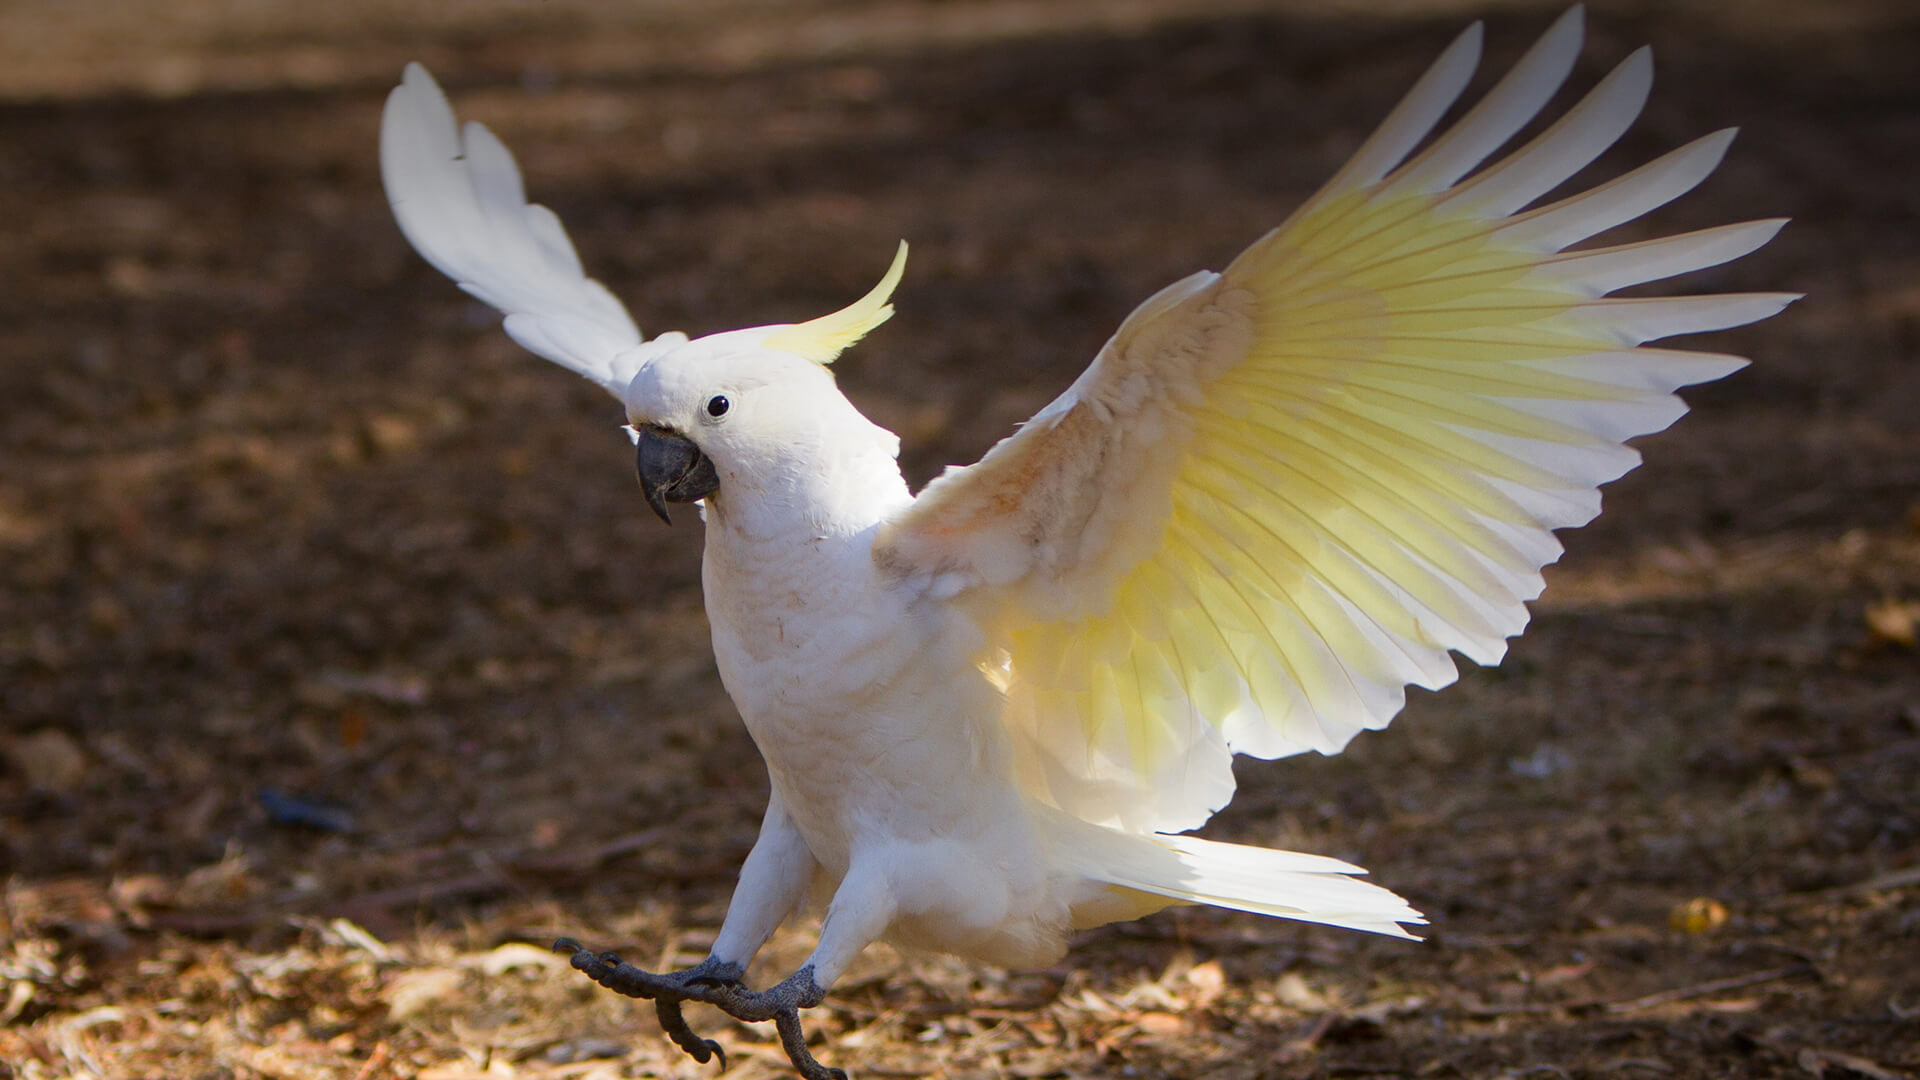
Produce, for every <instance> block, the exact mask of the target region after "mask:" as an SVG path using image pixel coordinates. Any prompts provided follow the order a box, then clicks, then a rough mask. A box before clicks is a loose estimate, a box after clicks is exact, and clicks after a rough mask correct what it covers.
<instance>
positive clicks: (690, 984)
mask: <svg viewBox="0 0 1920 1080" xmlns="http://www.w3.org/2000/svg"><path fill="white" fill-rule="evenodd" d="M775 809H777V806H776V807H770V808H769V809H768V815H769V817H770V818H771V817H772V815H773V813H774V811H775ZM781 816H782V817H783V818H784V816H785V815H784V814H782V815H781ZM789 828H790V826H789ZM784 831H785V830H776V833H779V832H784ZM761 841H762V844H763V845H764V844H765V843H766V841H767V834H766V832H765V831H763V832H762V834H761ZM760 851H761V848H760V846H756V847H755V848H754V853H755V855H759V854H760ZM769 861H770V860H758V861H757V864H758V865H759V866H761V867H766V866H767V865H769ZM776 861H777V860H776ZM808 865H809V866H811V863H809V864H808ZM755 866H756V859H755V858H754V857H753V856H749V857H748V859H747V872H745V873H743V874H742V878H741V884H742V886H743V887H742V888H741V889H740V890H737V891H736V893H735V896H734V900H735V904H736V905H739V904H740V901H741V899H742V896H741V894H742V893H744V892H745V891H746V890H745V888H744V886H745V885H746V884H747V881H748V879H750V878H753V877H756V876H757V875H756V873H755V872H754V868H755ZM736 911H738V912H741V913H743V914H741V915H740V916H738V917H739V918H741V919H744V920H745V921H746V922H748V923H752V924H753V927H752V929H753V930H754V931H757V930H758V928H759V925H760V923H761V920H762V918H763V917H764V915H765V910H764V907H763V905H762V904H760V903H756V902H749V903H748V904H746V905H745V906H736V907H735V908H730V909H729V910H728V912H727V922H728V924H729V925H735V919H736ZM895 911H896V906H895V903H894V899H893V890H892V888H891V885H890V883H889V882H888V880H887V874H886V869H885V861H884V860H883V859H876V858H869V859H855V860H854V863H853V865H852V866H851V867H849V868H848V871H847V874H846V876H845V877H844V878H842V879H841V880H840V887H839V889H837V890H835V892H834V894H833V903H831V904H829V905H828V907H827V918H826V922H825V924H824V925H823V926H821V928H820V943H819V945H818V946H816V947H815V948H814V950H813V955H812V956H810V957H808V958H807V963H806V965H805V966H803V967H802V968H801V969H800V970H799V971H796V972H794V973H793V974H792V975H791V976H789V977H787V978H786V979H784V980H782V981H781V982H780V983H779V985H777V986H773V987H770V988H768V989H766V990H762V991H759V992H757V993H756V992H755V991H752V990H749V989H747V988H746V987H745V986H743V985H741V983H740V981H739V975H740V972H741V970H742V969H741V965H739V964H737V963H730V962H728V961H726V960H723V959H721V957H723V956H725V955H726V954H725V953H723V952H722V951H721V950H720V947H719V945H718V944H717V943H716V945H715V948H714V955H713V956H712V957H709V958H708V961H707V963H705V964H702V965H701V966H700V967H698V968H694V969H692V970H690V971H684V972H680V973H678V974H675V975H659V974H655V973H653V972H650V971H642V970H641V969H639V968H637V967H634V966H633V965H632V964H629V963H627V962H626V961H624V960H622V959H620V956H619V954H617V953H610V952H607V953H597V954H596V953H591V952H588V951H587V950H586V949H585V948H582V947H581V945H580V944H579V943H578V942H576V941H573V940H570V939H566V938H562V939H561V940H559V941H557V942H555V943H554V946H553V947H554V949H555V950H557V951H560V952H567V953H572V954H573V966H574V967H575V968H577V969H579V970H580V971H582V972H585V973H586V974H587V976H588V977H589V978H591V979H592V980H593V981H594V982H597V983H599V984H600V985H601V986H604V987H606V988H607V989H609V990H612V991H614V992H616V993H621V994H625V995H627V996H628V997H637V998H645V999H648V1000H651V1001H653V1002H655V1004H656V1007H658V1008H660V1023H661V1026H662V1027H664V1028H666V1031H667V1034H668V1036H669V1037H671V1038H672V1039H673V1041H674V1042H675V1043H676V1044H677V1045H678V1046H679V1047H680V1048H681V1049H683V1050H685V1051H686V1052H687V1053H689V1054H692V1055H693V1057H694V1059H695V1060H696V1061H700V1062H703V1063H704V1062H705V1061H706V1060H707V1057H706V1056H703V1055H707V1054H712V1053H717V1052H718V1051H719V1049H720V1048H719V1046H718V1045H717V1044H715V1043H713V1042H710V1041H708V1040H705V1039H701V1038H699V1037H698V1036H696V1035H694V1034H693V1032H692V1030H691V1029H689V1028H688V1027H687V1025H686V1021H685V1019H684V1018H683V1017H682V1016H681V1015H680V1003H681V1002H685V1001H697V1002H700V1003H701V1004H703V1005H712V1006H713V1007H714V1008H716V1009H719V1010H721V1011H722V1012H724V1013H726V1014H727V1015H728V1016H731V1017H733V1018H734V1019H736V1020H741V1021H745V1022H747V1023H753V1022H755V1021H760V1020H771V1021H773V1023H774V1027H775V1028H776V1029H777V1030H778V1031H779V1033H780V1045H781V1047H782V1048H783V1049H785V1050H786V1052H787V1059H788V1060H789V1061H792V1062H793V1067H794V1068H795V1069H797V1070H798V1071H799V1073H800V1075H801V1076H802V1077H804V1078H805V1080H846V1076H847V1074H846V1073H844V1072H842V1071H840V1070H839V1069H834V1068H830V1067H828V1066H825V1065H822V1064H820V1062H819V1060H817V1059H816V1058H815V1057H814V1056H813V1054H812V1053H811V1052H810V1051H808V1050H807V1037H806V1033H805V1032H804V1031H803V1030H801V1027H800V1010H801V1009H810V1008H812V1007H813V1006H815V1005H818V1004H820V1002H821V1001H823V1000H825V999H826V996H827V987H829V986H832V985H833V984H834V982H835V981H837V980H838V979H839V978H840V976H841V974H842V973H844V972H845V971H846V969H847V965H848V964H849V963H851V962H852V961H853V958H854V957H855V956H858V955H859V954H860V950H862V949H864V948H866V947H867V946H868V945H870V944H872V943H873V941H874V940H875V939H876V938H878V937H879V936H880V934H881V933H882V932H883V931H884V930H885V929H886V927H887V925H888V923H890V922H891V921H892V920H893V917H894V914H895ZM769 928H770V927H769ZM741 932H742V933H743V934H747V936H748V937H753V938H754V940H753V944H754V945H755V946H756V947H757V946H758V944H759V940H758V937H756V936H755V935H754V934H753V933H752V932H750V931H746V930H743V931H741ZM728 936H729V935H728V932H727V929H726V927H722V928H721V933H720V937H721V939H723V940H724V939H727V938H728ZM709 965H711V966H709ZM703 969H705V970H703ZM722 1060H723V1061H724V1058H723V1059H722Z"/></svg>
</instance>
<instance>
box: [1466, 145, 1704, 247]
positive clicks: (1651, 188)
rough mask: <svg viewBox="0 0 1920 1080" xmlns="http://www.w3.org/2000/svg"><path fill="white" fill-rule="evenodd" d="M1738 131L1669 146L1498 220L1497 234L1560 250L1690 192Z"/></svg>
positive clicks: (1503, 240)
mask: <svg viewBox="0 0 1920 1080" xmlns="http://www.w3.org/2000/svg"><path fill="white" fill-rule="evenodd" d="M1738 133H1739V129H1738V128H1724V129H1722V130H1720V131H1716V132H1714V133H1713V134H1711V135H1703V136H1701V137H1700V138H1698V139H1695V140H1694V141H1692V142H1690V143H1688V144H1686V145H1685V146H1682V147H1680V148H1679V149H1677V150H1672V151H1669V152H1668V153H1666V154H1663V155H1661V156H1660V157H1657V158H1655V159H1654V160H1652V161H1650V162H1648V163H1647V164H1645V165H1642V166H1640V167H1639V168H1637V169H1635V170H1633V171H1632V172H1629V173H1624V174H1622V175H1620V176H1617V177H1615V178H1614V179H1612V180H1609V181H1607V182H1606V183H1604V184H1601V185H1600V186H1598V187H1595V188H1592V189H1591V190H1588V191H1583V192H1581V193H1579V194H1577V195H1570V196H1568V197H1567V198H1565V199H1561V200H1560V201H1559V202H1555V203H1550V204H1548V205H1546V206H1542V207H1539V208H1538V209H1534V210H1529V211H1527V212H1525V213H1523V214H1517V215H1515V216H1513V217H1511V218H1508V219H1507V220H1506V221H1505V222H1504V223H1502V224H1499V225H1496V226H1495V227H1494V229H1493V233H1492V238H1493V239H1495V240H1498V241H1499V242H1500V243H1503V244H1507V245H1511V246H1514V247H1519V248H1526V249H1530V250H1534V251H1559V250H1561V249H1562V248H1565V247H1569V246H1571V245H1573V244H1577V243H1579V242H1580V241H1582V240H1585V239H1586V238H1587V237H1589V236H1595V235H1598V234H1600V233H1603V232H1606V231H1607V230H1608V229H1611V228H1613V227H1614V226H1616V225H1622V224H1625V223H1626V222H1629V221H1632V220H1633V219H1634V218H1637V217H1640V216H1641V215H1643V214H1645V213H1647V212H1648V211H1650V210H1653V209H1656V208H1658V207H1661V206H1665V205H1666V204H1667V203H1670V202H1672V201H1673V200H1675V199H1677V198H1679V197H1680V196H1682V195H1685V194H1686V193H1687V192H1689V191H1692V190H1693V189H1694V188H1695V187H1696V186H1698V185H1699V183H1700V181H1702V180H1705V179H1706V178H1707V176H1708V175H1709V174H1711V173H1712V172H1713V170H1714V169H1715V168H1716V167H1718V166H1719V164H1720V161H1721V159H1722V158H1724V157H1726V154H1727V147H1728V146H1730V145H1732V143H1733V138H1734V136H1735V135H1736V134H1738Z"/></svg>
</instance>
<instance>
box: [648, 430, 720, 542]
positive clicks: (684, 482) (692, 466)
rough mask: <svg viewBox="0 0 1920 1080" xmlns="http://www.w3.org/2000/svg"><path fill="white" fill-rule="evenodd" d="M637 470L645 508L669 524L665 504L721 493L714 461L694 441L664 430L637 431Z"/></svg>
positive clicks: (669, 520)
mask: <svg viewBox="0 0 1920 1080" xmlns="http://www.w3.org/2000/svg"><path fill="white" fill-rule="evenodd" d="M639 468H640V490H641V492H642V493H644V494H645V495H646V497H647V505H648V506H651V507H653V512H654V513H656V514H659V515H660V520H661V521H664V522H666V523H667V524H669V525H671V524H673V519H672V518H670V517H668V516H667V504H668V503H690V502H698V501H699V500H701V499H704V498H706V497H707V496H709V495H711V494H713V493H714V492H716V491H719V490H720V474H719V473H717V472H715V471H714V469H713V460H712V459H711V458H709V457H707V455H705V454H703V453H701V452H700V448H699V447H697V446H695V445H693V440H691V439H689V438H687V437H686V436H685V435H680V434H676V433H675V432H672V431H668V430H666V429H665V428H656V427H643V428H641V429H640V460H639Z"/></svg>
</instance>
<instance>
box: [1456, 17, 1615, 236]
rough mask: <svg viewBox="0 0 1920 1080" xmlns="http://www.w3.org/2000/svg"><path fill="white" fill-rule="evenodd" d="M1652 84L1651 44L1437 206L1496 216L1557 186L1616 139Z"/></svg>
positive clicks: (1506, 212)
mask: <svg viewBox="0 0 1920 1080" xmlns="http://www.w3.org/2000/svg"><path fill="white" fill-rule="evenodd" d="M1652 89H1653V50H1652V49H1648V48H1644V47H1643V48H1640V49H1636V50H1635V51H1634V52H1633V54H1632V55H1630V56H1628V57H1627V58H1626V59H1625V60H1622V61H1621V62H1620V64H1619V66H1617V67H1615V68H1614V69H1613V70H1612V71H1611V72H1608V73H1607V77H1606V78H1604V79H1602V80H1600V82H1599V83H1598V84H1597V85H1595V86H1594V88H1593V89H1592V90H1591V91H1589V92H1588V94H1587V96H1586V97H1584V98H1582V99H1580V102H1579V104H1577V105H1575V106H1574V107H1573V108H1571V109H1569V110H1567V112H1566V114H1565V115H1563V116H1561V117H1560V119H1559V120H1557V121H1555V122H1554V124H1553V126H1551V127H1549V128H1548V129H1547V130H1545V131H1543V132H1541V133H1540V134H1539V135H1538V136H1536V137H1535V138H1534V139H1533V141H1531V142H1529V143H1528V144H1527V145H1526V146H1523V147H1521V148H1520V149H1519V150H1516V151H1514V152H1513V153H1512V154H1511V155H1509V156H1508V157H1507V158H1506V159H1504V160H1503V161H1501V162H1499V163H1498V164H1495V165H1491V166H1489V167H1488V168H1487V169H1486V170H1485V171H1483V172H1481V173H1480V174H1479V175H1478V176H1475V177H1473V178H1472V179H1470V180H1468V181H1467V182H1465V183H1463V184H1460V185H1459V186H1458V187H1455V188H1454V189H1453V190H1451V191H1449V192H1447V193H1446V194H1445V195H1443V196H1442V197H1441V198H1440V201H1439V203H1438V204H1437V205H1436V209H1438V210H1441V211H1443V212H1449V213H1462V214H1472V215H1473V216H1475V217H1479V218H1484V219H1488V220H1491V219H1494V218H1501V217H1505V216H1507V215H1508V214H1511V213H1513V212H1514V211H1515V210H1518V209H1520V208H1521V207H1523V206H1525V205H1527V204H1528V203H1530V202H1532V201H1533V200H1535V199H1537V198H1539V197H1540V196H1542V195H1545V194H1546V193H1547V192H1549V191H1552V190H1553V189H1554V188H1556V187H1559V186H1560V184H1561V183H1563V182H1564V181H1565V180H1566V179H1567V178H1568V177H1570V176H1572V175H1573V174H1574V173H1577V172H1579V171H1580V170H1581V169H1583V168H1585V167H1586V166H1587V165H1589V164H1591V163H1592V161H1593V159H1595V158H1597V157H1599V156H1600V155H1601V154H1602V153H1604V152H1606V149H1607V148H1608V147H1610V146H1612V145H1613V144H1614V143H1615V142H1618V141H1619V139H1620V136H1622V135H1624V134H1626V132H1627V128H1629V127H1631V126H1632V125H1633V121H1634V118H1635V117H1637V116H1639V115H1640V110H1641V109H1642V108H1643V107H1645V106H1646V103H1647V94H1648V93H1649V92H1650V91H1651V90H1652Z"/></svg>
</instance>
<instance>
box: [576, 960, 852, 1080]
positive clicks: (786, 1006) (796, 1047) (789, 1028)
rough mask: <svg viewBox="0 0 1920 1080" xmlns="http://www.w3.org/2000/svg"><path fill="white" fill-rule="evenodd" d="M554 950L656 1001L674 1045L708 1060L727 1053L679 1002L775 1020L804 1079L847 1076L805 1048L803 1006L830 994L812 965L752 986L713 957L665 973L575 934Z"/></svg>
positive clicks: (612, 985)
mask: <svg viewBox="0 0 1920 1080" xmlns="http://www.w3.org/2000/svg"><path fill="white" fill-rule="evenodd" d="M553 950H554V951H555V952H561V953H568V954H571V956H572V958H573V966H574V968H575V969H576V970H579V971H581V972H584V973H585V974H586V976H587V977H588V978H590V979H592V980H593V981H594V982H597V983H599V984H600V985H601V986H604V987H606V988H607V989H609V990H612V991H613V992H614V993H616V994H625V995H626V996H628V997H633V998H642V999H645V1000H649V1001H652V1002H653V1003H654V1008H655V1009H656V1010H657V1011H658V1012H659V1014H660V1026H661V1028H662V1029H664V1030H665V1031H666V1033H667V1037H668V1038H670V1039H672V1040H673V1042H674V1045H676V1046H678V1047H680V1049H682V1050H685V1051H686V1052H687V1053H688V1054H690V1055H692V1056H693V1059H694V1060H695V1061H698V1062H700V1063H701V1064H703V1065H704V1064H706V1063H707V1061H708V1060H709V1059H710V1058H711V1057H714V1056H718V1057H719V1059H720V1066H721V1068H725V1067H726V1063H727V1059H726V1055H725V1054H724V1053H722V1052H721V1050H720V1044H718V1043H716V1042H714V1041H713V1040H711V1039H702V1038H700V1037H699V1036H698V1035H695V1034H694V1033H693V1029H691V1028H689V1027H688V1026H687V1022H686V1018H685V1017H684V1016H682V1015H681V1012H680V1003H681V1002H683V1001H697V1002H700V1003H701V1004H703V1005H712V1006H713V1007H714V1008H716V1009H719V1010H720V1011H722V1012H724V1013H726V1014H727V1015H728V1016H731V1017H733V1018H734V1019H736V1020H743V1021H746V1022H748V1023H752V1022H754V1021H759V1020H771V1021H773V1024H774V1028H775V1030H777V1031H779V1033H780V1046H781V1048H782V1049H784V1050H785V1051H786V1052H787V1060H789V1061H791V1062H793V1067H794V1068H795V1069H796V1070H798V1071H799V1073H800V1075H801V1076H803V1077H805V1078H806V1080H847V1074H846V1073H845V1072H844V1071H842V1070H840V1069H835V1068H830V1067H828V1066H826V1065H822V1064H820V1062H819V1061H818V1060H817V1059H816V1058H815V1057H814V1056H813V1054H812V1052H811V1051H809V1050H808V1049H807V1037H806V1033H805V1032H804V1031H802V1030H801V1027H800V1010H801V1009H810V1008H812V1007H814V1006H815V1005H818V1004H820V1003H821V1002H822V1001H824V1000H826V996H827V992H826V991H825V990H822V989H820V987H819V985H818V984H816V983H815V982H814V981H813V967H812V966H811V965H809V966H807V967H803V968H801V969H800V970H799V971H796V972H794V973H793V974H792V975H790V976H788V977H787V978H786V979H785V980H783V981H782V982H781V983H780V984H779V985H777V986H772V987H769V988H768V989H766V990H762V991H759V992H757V993H756V992H754V991H752V990H749V989H747V988H746V986H744V985H743V984H742V983H741V982H740V976H741V975H742V974H743V972H742V971H741V970H740V968H739V967H738V965H733V964H720V963H716V962H715V961H714V959H713V958H712V957H708V958H707V960H706V962H705V963H703V964H701V965H700V966H699V967H695V968H690V969H688V970H686V971H679V972H674V973H672V974H667V975H661V974H656V973H654V972H651V971H643V970H641V969H640V968H637V967H634V966H633V965H632V964H629V963H627V962H626V961H625V960H622V959H620V956H619V954H618V953H611V952H604V953H593V952H589V951H588V950H587V949H586V948H585V947H584V946H582V945H581V944H580V943H579V942H577V941H574V940H573V939H572V938H561V939H560V940H559V941H556V942H554V943H553Z"/></svg>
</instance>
